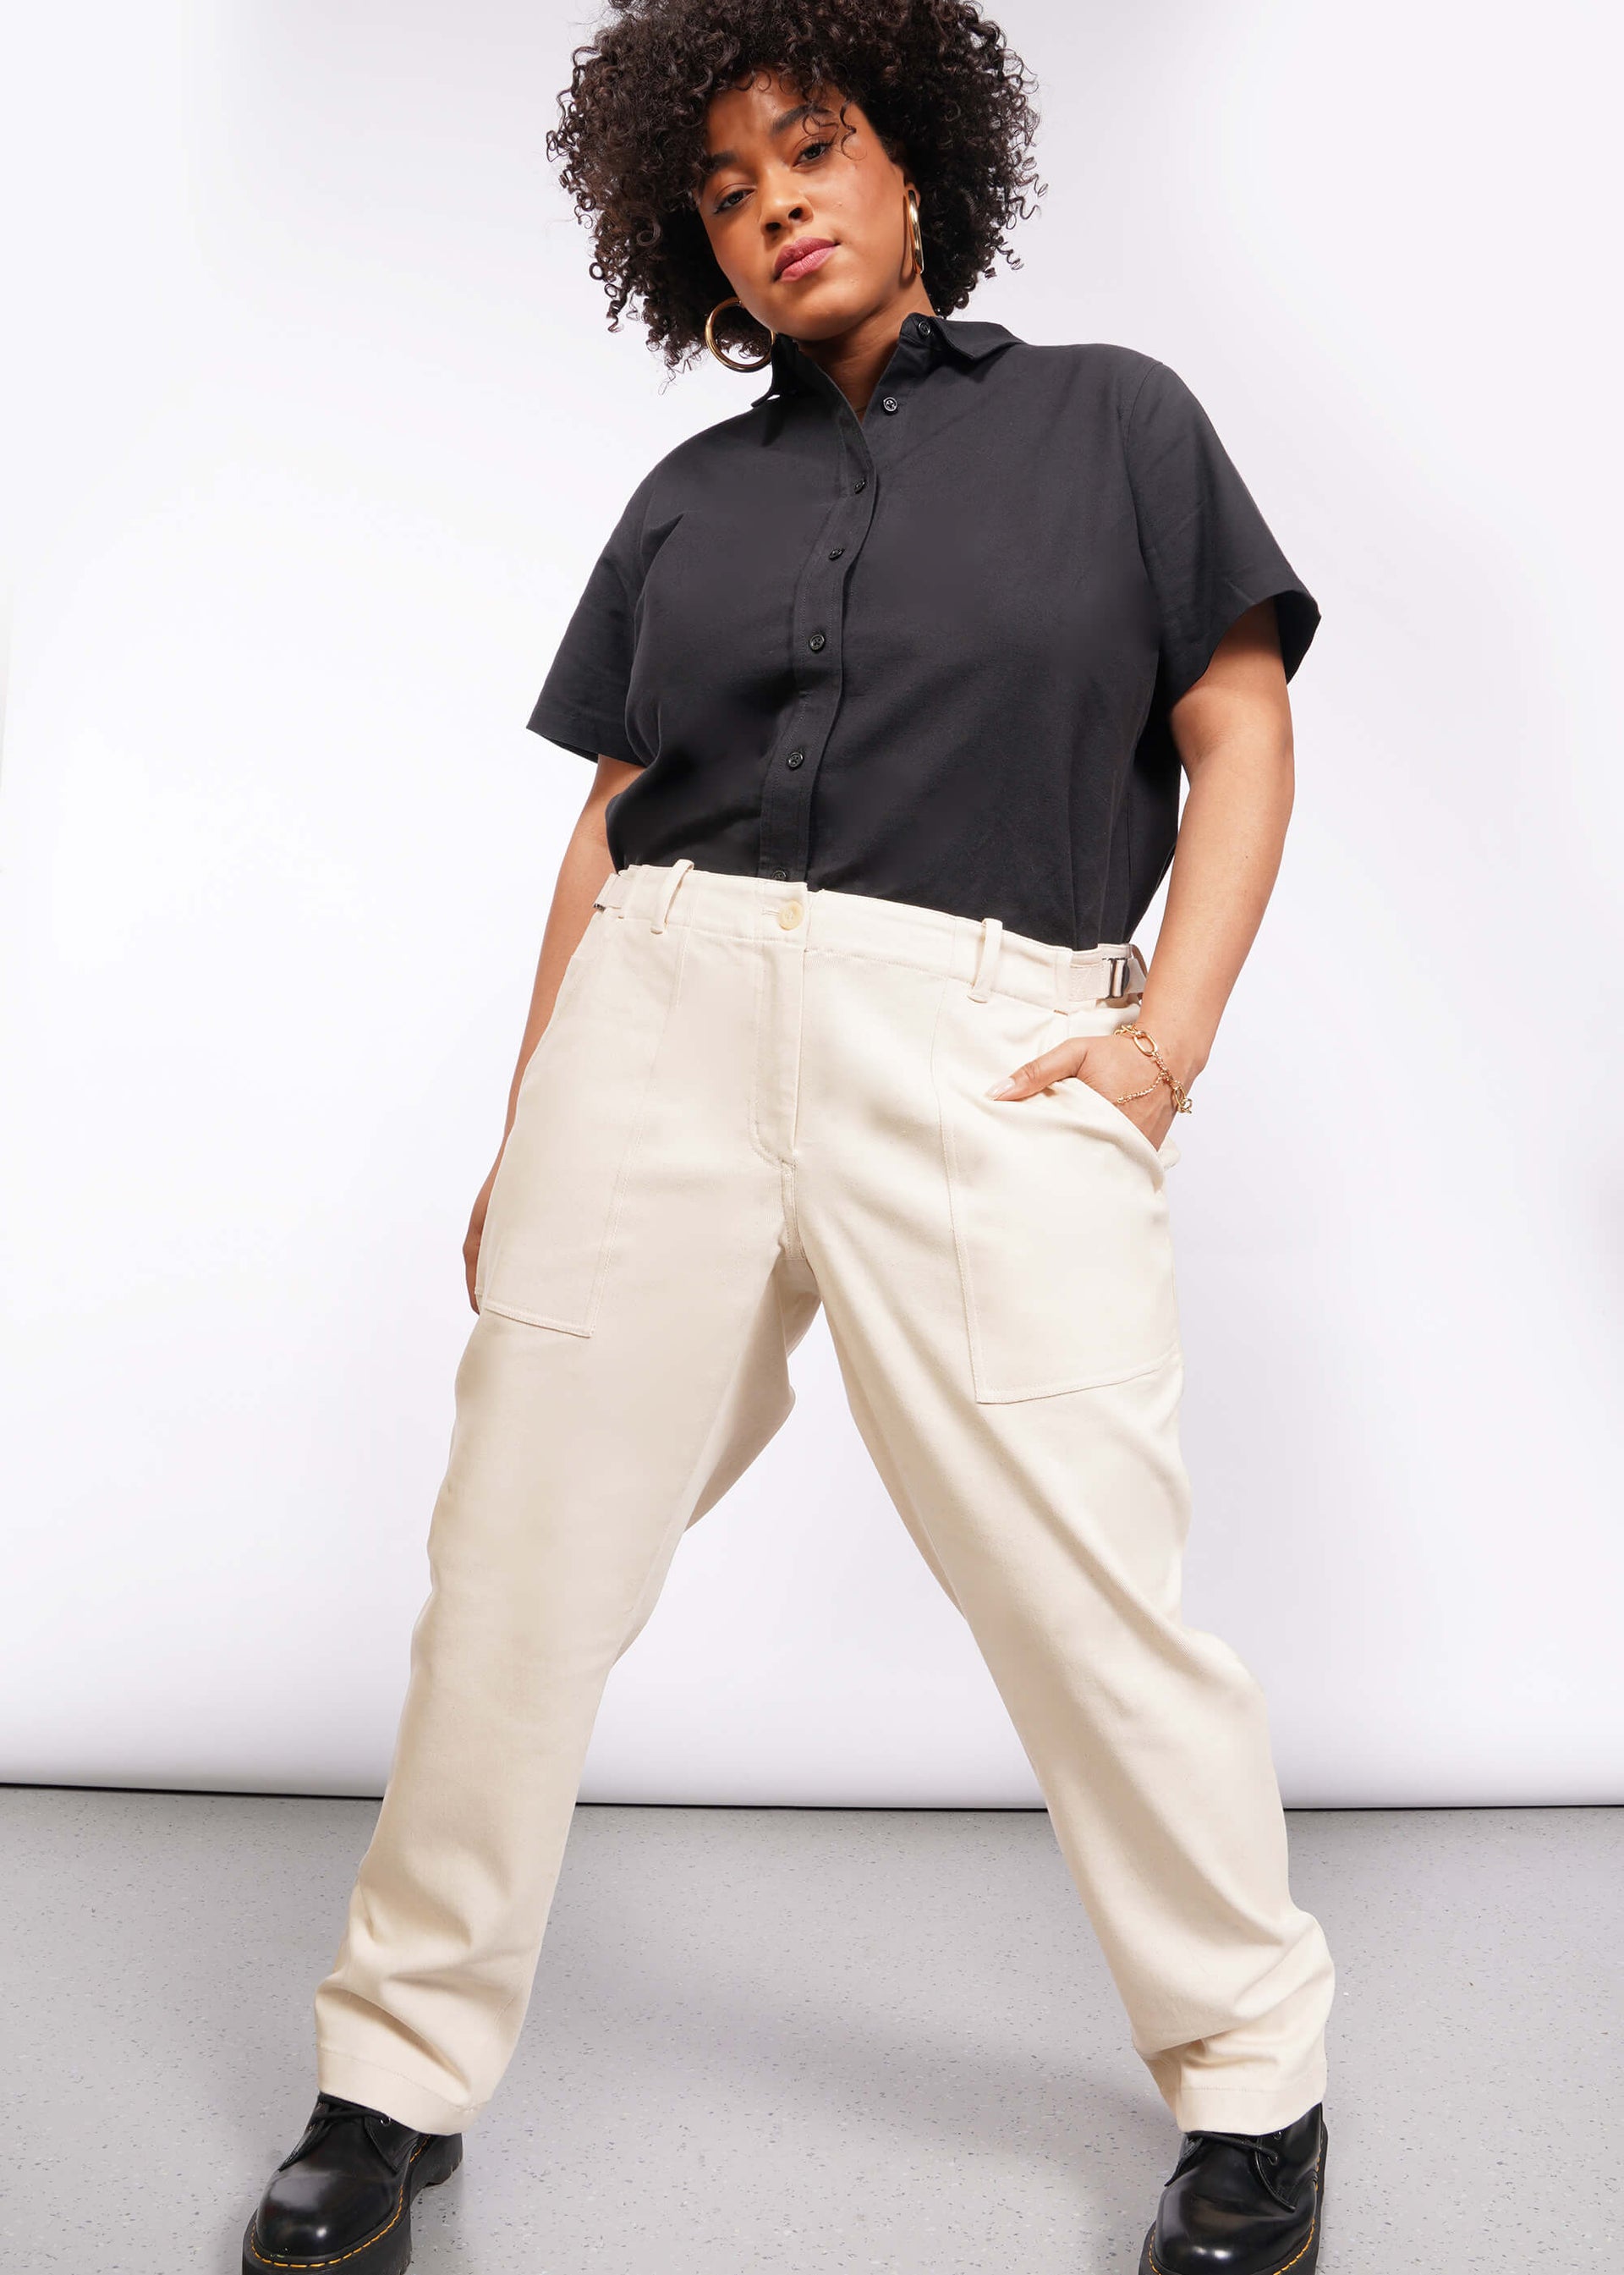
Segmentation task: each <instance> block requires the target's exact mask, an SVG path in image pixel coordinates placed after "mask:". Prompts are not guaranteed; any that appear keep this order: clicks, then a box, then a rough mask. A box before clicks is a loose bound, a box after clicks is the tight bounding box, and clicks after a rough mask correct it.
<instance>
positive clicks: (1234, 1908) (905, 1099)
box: [796, 956, 1334, 2132]
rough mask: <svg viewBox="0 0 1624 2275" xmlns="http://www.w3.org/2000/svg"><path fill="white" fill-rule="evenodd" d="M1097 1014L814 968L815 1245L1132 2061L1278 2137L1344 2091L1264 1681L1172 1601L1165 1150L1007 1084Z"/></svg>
mask: <svg viewBox="0 0 1624 2275" xmlns="http://www.w3.org/2000/svg"><path fill="white" fill-rule="evenodd" d="M1090 1016H1091V1015H1085V1014H1082V1013H1078V1012H1072V1013H1070V1014H1064V1013H1057V1012H1050V1011H1047V1010H1045V1009H1039V1008H1038V1007H1035V1006H1033V1005H1031V1004H1030V1003H1027V1002H1023V1001H1016V1000H1015V999H1014V998H1012V997H1008V996H1000V995H999V994H996V993H994V994H993V995H992V996H991V998H990V999H989V1000H988V1001H984V1002H979V1003H978V1002H976V1001H973V1000H971V998H970V996H969V994H968V991H967V988H966V986H965V985H964V983H963V982H962V981H960V980H957V979H942V978H941V977H940V975H938V974H933V973H925V972H919V971H903V970H902V969H900V968H899V967H895V966H888V965H887V964H883V963H876V962H873V961H867V960H859V959H844V960H842V958H841V957H839V956H829V957H827V958H825V959H823V960H822V961H821V962H820V964H818V966H817V967H816V969H815V970H814V971H813V972H812V974H811V976H810V977H809V983H808V1009H807V1021H806V1039H805V1047H804V1066H803V1081H802V1105H801V1117H800V1123H799V1129H798V1133H797V1176H796V1191H797V1221H798V1228H799V1236H800V1238H801V1240H802V1242H803V1243H804V1249H805V1252H806V1255H807V1257H808V1258H809V1260H810V1263H811V1266H812V1271H813V1272H814V1274H815V1275H816V1279H817V1281H818V1285H819V1287H820V1291H821V1294H822V1297H823V1302H824V1307H825V1311H826V1314H827V1319H828V1322H829V1326H830V1330H831V1334H832V1336H833V1339H834V1342H835V1349H836V1351H837V1354H838V1357H839V1361H840V1365H841V1368H842V1374H843V1377H844V1379H845V1383H846V1387H847V1391H848V1394H849V1396H850V1402H851V1407H852V1410H853V1414H854V1417H855V1419H856V1421H857V1426H858V1428H859V1430H860V1431H861V1432H862V1434H863V1437H864V1439H865V1442H866V1444H867V1446H868V1447H869V1450H870V1452H871V1454H872V1456H873V1459H874V1461H875V1463H876V1465H877V1467H878V1469H879V1470H880V1475H881V1477H882V1478H883V1479H884V1481H885V1484H886V1485H887V1487H888V1490H889V1492H890V1493H891V1496H892V1498H893V1500H895V1504H896V1506H897V1508H898V1510H899V1512H900V1513H901V1515H902V1516H903V1520H904V1522H905V1523H907V1525H908V1527H909V1529H910V1532H911V1533H912V1535H913V1538H915V1540H916V1541H917V1542H918V1546H919V1547H920V1549H921V1550H922V1552H923V1553H924V1554H925V1557H926V1559H927V1561H929V1563H930V1565H931V1567H932V1568H933V1571H934V1572H935V1573H936V1576H937V1577H938V1579H939V1580H940V1582H941V1583H942V1585H943V1586H944V1588H945V1589H946V1590H947V1591H948V1595H949V1597H950V1599H952V1600H953V1602H954V1603H955V1604H956V1606H958V1608H959V1609H960V1610H961V1611H962V1612H963V1614H964V1616H965V1618H966V1619H967V1620H968V1621H969V1623H970V1626H971V1630H972V1633H973V1634H974V1636H975V1639H976V1642H977V1644H978V1647H979V1649H980V1651H981V1652H982V1654H983V1656H984V1658H985V1659H986V1663H987V1666H988V1667H989V1670H990V1671H991V1673H992V1674H993V1679H994V1682H996V1684H997V1686H998V1689H999V1690H1000V1692H1001V1696H1002V1697H1003V1699H1004V1701H1005V1703H1006V1704H1007V1705H1008V1710H1009V1712H1010V1715H1011V1718H1012V1719H1013V1721H1014V1723H1015V1726H1016V1730H1017V1732H1018V1733H1019V1735H1020V1737H1021V1739H1022V1742H1023V1745H1024V1747H1025V1749H1026V1751H1027V1754H1028V1756H1029V1757H1030V1759H1031V1763H1032V1765H1033V1768H1034V1771H1035V1772H1036V1774H1037V1777H1038V1780H1039V1786H1040V1788H1041V1790H1042V1792H1043V1794H1044V1796H1045V1799H1046V1802H1047V1803H1048V1807H1049V1811H1050V1815H1051V1818H1052V1820H1053V1823H1054V1831H1055V1834H1056V1837H1057V1839H1058V1840H1059V1843H1060V1846H1061V1851H1062V1853H1063V1855H1064V1856H1065V1858H1066V1861H1067V1863H1068V1865H1069V1869H1070V1871H1071V1873H1072V1875H1073V1878H1074V1879H1075V1881H1076V1886H1077V1888H1078V1890H1079V1893H1080V1894H1081V1896H1082V1899H1083V1901H1084V1905H1085V1907H1086V1908H1087V1910H1088V1913H1089V1916H1090V1918H1091V1923H1092V1924H1093V1926H1094V1929H1095V1931H1096V1932H1097V1934H1098V1936H1099V1941H1100V1944H1101V1946H1102V1948H1103V1950H1104V1953H1105V1955H1106V1958H1107V1961H1108V1963H1109V1965H1110V1968H1111V1970H1112V1973H1113V1976H1114V1980H1115V1982H1116V1984H1117V1987H1118V1989H1119V1991H1120V1992H1121V1994H1122V1999H1123V2001H1124V2004H1125V2006H1126V2008H1127V2012H1128V2016H1129V2025H1130V2029H1131V2035H1132V2042H1133V2044H1134V2045H1135V2047H1136V2049H1137V2052H1139V2054H1140V2056H1141V2057H1142V2059H1143V2060H1144V2062H1145V2064H1146V2066H1147V2067H1148V2068H1149V2070H1150V2072H1151V2075H1152V2078H1153V2080H1154V2082H1155V2083H1156V2085H1157V2087H1158V2089H1159V2091H1160V2092H1161V2094H1162V2096H1163V2097H1164V2098H1165V2100H1166V2101H1167V2105H1168V2106H1169V2108H1170V2109H1171V2110H1172V2112H1173V2114H1174V2116H1175V2119H1176V2120H1177V2121H1178V2122H1179V2124H1180V2125H1181V2126H1182V2127H1184V2128H1189V2127H1191V2126H1196V2125H1201V2126H1209V2127H1218V2128H1227V2129H1233V2130H1242V2131H1248V2132H1261V2131H1267V2130H1271V2129H1273V2128H1274V2127H1276V2126H1279V2125H1282V2124H1285V2123H1288V2121H1290V2120H1292V2119H1293V2118H1295V2117H1296V2116H1298V2115H1300V2114H1302V2113H1303V2111H1305V2110H1306V2109H1308V2108H1309V2107H1311V2105H1313V2103H1314V2102H1316V2101H1317V2100H1318V2099H1319V2098H1321V2097H1322V2095H1323V2092H1324V2088H1325V2078H1326V2055H1325V2044H1324V2025H1325V2022H1326V2014H1327V2012H1328V2009H1329V2006H1330V2002H1331V1998H1332V1994H1333V1979H1334V1978H1333V1967H1332V1962H1331V1958H1330V1954H1329V1953H1328V1951H1327V1949H1326V1942H1325V1938H1324V1936H1323V1934H1322V1933H1321V1931H1320V1928H1319V1925H1318V1922H1317V1921H1316V1920H1315V1919H1313V1918H1312V1917H1311V1916H1310V1915H1309V1914H1308V1913H1306V1912H1304V1911H1303V1910H1301V1909H1300V1908H1298V1907H1297V1906H1296V1905H1295V1903H1294V1902H1293V1901H1292V1898H1291V1895H1290V1893H1289V1888H1288V1851H1287V1836H1286V1825H1285V1819H1284V1816H1283V1814H1282V1811H1281V1808H1280V1794H1279V1788H1278V1785H1277V1782H1276V1779H1275V1773H1274V1769H1273V1761H1272V1758H1271V1751H1270V1743H1269V1735H1268V1728H1267V1719H1266V1712H1265V1703H1264V1699H1263V1696H1262V1693H1261V1691H1260V1689H1259V1687H1258V1683H1257V1682H1256V1681H1255V1680H1254V1679H1253V1677H1252V1675H1251V1674H1250V1672H1249V1671H1248V1669H1247V1668H1246V1667H1245V1666H1244V1665H1243V1663H1242V1661H1241V1659H1239V1658H1238V1657H1237V1656H1236V1654H1235V1651H1233V1650H1231V1649H1230V1647H1229V1646H1228V1645H1227V1644H1225V1643H1223V1642H1222V1641H1221V1640H1220V1638H1218V1637H1217V1636H1212V1635H1209V1634H1206V1633H1204V1632H1202V1631H1200V1630H1198V1629H1193V1628H1191V1627H1190V1626H1188V1625H1186V1623H1185V1621H1184V1620H1183V1617H1182V1611H1181V1601H1180V1598H1181V1560H1182V1550H1183V1546H1184V1541H1185V1535H1186V1529H1187V1525H1188V1521H1189V1512H1190V1488H1189V1481H1188V1478H1187V1476H1186V1472H1185V1469H1184V1466H1183V1463H1182V1458H1181V1455H1180V1449H1179V1440H1178V1404H1179V1394H1180V1387H1181V1380H1182V1360H1181V1357H1180V1353H1179V1349H1178V1345H1177V1338H1176V1312H1175V1305H1174V1296H1173V1286H1172V1261H1171V1252H1170V1248H1169V1245H1168V1237H1167V1223H1166V1220H1165V1204H1164V1200H1163V1196H1162V1191H1161V1181H1162V1178H1163V1175H1165V1162H1170V1161H1171V1160H1172V1159H1173V1158H1175V1149H1174V1148H1173V1147H1172V1146H1171V1145H1169V1146H1167V1147H1166V1148H1164V1156H1165V1161H1164V1160H1159V1159H1158V1157H1157V1156H1156V1154H1155V1153H1153V1151H1152V1148H1151V1147H1150V1145H1149V1144H1148V1143H1147V1141H1145V1140H1144V1138H1143V1137H1142V1135H1141V1134H1140V1133H1139V1132H1138V1131H1137V1130H1135V1129H1134V1128H1133V1126H1132V1125H1131V1123H1130V1122H1129V1120H1128V1117H1127V1116H1126V1115H1123V1114H1122V1113H1121V1112H1120V1111H1119V1110H1118V1109H1117V1108H1116V1107H1114V1106H1112V1105H1111V1104H1110V1102H1109V1101H1108V1100H1100V1099H1099V1096H1098V1094H1097V1093H1094V1092H1087V1091H1085V1089H1084V1085H1082V1084H1081V1083H1079V1082H1077V1081H1076V1080H1075V1079H1073V1080H1068V1081H1067V1082H1064V1083H1062V1084H1061V1085H1058V1086H1056V1088H1055V1089H1054V1091H1052V1092H1047V1093H1043V1094H1040V1095H1039V1096H1038V1097H1036V1098H1033V1099H1030V1100H1005V1101H1001V1102H994V1101H989V1100H986V1096H985V1092H986V1088H987V1087H988V1086H989V1085H992V1084H993V1083H995V1082H997V1081H998V1080H1001V1078H1002V1077H1004V1076H1005V1075H1007V1074H1008V1073H1010V1072H1012V1071H1013V1070H1014V1069H1015V1068H1016V1066H1017V1065H1019V1064H1020V1063H1022V1062H1023V1061H1024V1060H1026V1059H1028V1058H1031V1057H1032V1056H1033V1055H1035V1054H1037V1052H1039V1051H1040V1050H1043V1049H1046V1048H1048V1047H1051V1046H1052V1045H1053V1044H1054V1043H1055V1042H1056V1041H1058V1040H1060V1039H1063V1038H1064V1036H1065V1035H1066V1034H1067V1033H1069V1032H1070V1033H1077V1032H1084V1031H1085V1030H1086V1028H1087V1025H1088V1024H1089V1017H1090ZM1095 1024H1097V1025H1099V1026H1101V1027H1103V1026H1106V1025H1108V1024H1113V1021H1112V1020H1111V1019H1110V1017H1108V1016H1107V1017H1098V1016H1096V1017H1095Z"/></svg>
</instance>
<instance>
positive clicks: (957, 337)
mask: <svg viewBox="0 0 1624 2275" xmlns="http://www.w3.org/2000/svg"><path fill="white" fill-rule="evenodd" d="M921 321H924V322H925V323H926V324H927V325H928V326H929V328H930V330H931V332H932V334H933V351H932V360H933V362H934V361H938V360H940V358H941V357H942V355H943V354H947V355H948V356H950V357H951V358H952V359H954V360H956V361H957V362H959V363H961V364H963V365H965V366H967V367H968V366H971V365H974V364H978V363H982V362H984V361H985V360H986V358H987V357H988V356H990V355H993V354H995V353H996V352H997V351H998V350H999V349H1000V348H1004V347H1008V346H1010V345H1012V344H1014V343H1015V337H1016V336H1015V334H1014V333H1013V332H1012V331H1010V330H1009V329H1008V328H1007V327H1006V326H1005V325H1003V324H994V323H988V322H978V321H972V320H971V318H969V317H967V316H938V315H934V314H933V315H930V316H924V315H923V314H922V312H913V311H910V314H907V315H906V316H904V317H903V337H906V336H908V335H910V334H912V335H913V336H915V337H916V338H917V337H918V330H917V327H918V324H919V323H920V322H921ZM770 362H771V367H772V380H771V383H770V384H769V385H768V386H767V389H765V390H764V391H763V392H762V393H761V394H760V395H758V396H757V397H755V401H754V402H752V404H751V406H750V407H751V409H752V411H753V410H754V409H755V408H756V404H760V403H767V402H770V401H771V400H772V399H773V398H774V397H776V396H781V395H789V394H793V393H794V392H795V390H796V389H797V388H807V387H815V386H816V384H817V382H818V381H819V380H820V379H822V378H824V377H825V374H823V373H822V372H821V370H820V367H818V366H817V365H816V364H815V363H813V361H812V358H811V357H810V356H809V355H807V353H806V352H805V351H804V349H803V348H802V346H801V344H800V343H799V341H798V340H795V339H792V338H791V337H790V336H789V333H788V332H780V333H778V334H777V336H775V338H774V342H773V351H772V356H771V359H770ZM763 368H764V369H765V368H766V367H765V366H764V367H763Z"/></svg>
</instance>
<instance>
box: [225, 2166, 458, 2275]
mask: <svg viewBox="0 0 1624 2275" xmlns="http://www.w3.org/2000/svg"><path fill="white" fill-rule="evenodd" d="M427 2146H428V2143H427V2141H419V2143H418V2144H417V2147H416V2148H415V2149H414V2150H412V2154H411V2155H410V2156H409V2157H408V2158H407V2159H406V2169H405V2172H404V2173H403V2174H402V2176H401V2182H400V2194H399V2196H397V2198H396V2200H395V2210H394V2211H393V2213H392V2214H391V2216H390V2217H389V2218H388V2219H387V2220H386V2221H385V2222H384V2224H383V2226H381V2227H380V2228H377V2229H375V2230H374V2233H372V2234H371V2235H369V2236H368V2237H367V2239H366V2242H365V2243H358V2244H357V2245H356V2246H355V2248H354V2249H353V2250H351V2251H341V2252H340V2253H339V2254H338V2256H337V2257H336V2258H335V2259H267V2258H266V2256H265V2254H264V2253H263V2252H262V2251H261V2249H260V2241H259V2237H258V2236H257V2234H256V2236H255V2237H254V2239H253V2256H254V2257H255V2258H256V2259H257V2260H259V2262H260V2263H261V2265H262V2266H265V2267H341V2266H342V2265H343V2264H344V2261H345V2260H346V2259H353V2258H355V2257H356V2256H357V2255H358V2254H359V2253H360V2252H363V2251H370V2250H371V2249H372V2248H373V2245H374V2243H381V2241H382V2240H383V2238H384V2237H385V2236H386V2235H387V2234H388V2233H389V2230H390V2228H392V2227H393V2226H394V2225H395V2222H396V2221H397V2219H398V2218H400V2216H401V2213H402V2212H403V2211H404V2210H405V2208H406V2181H407V2180H408V2179H409V2178H410V2177H411V2173H412V2166H413V2165H415V2164H416V2162H417V2160H418V2158H419V2157H420V2156H421V2155H422V2153H423V2151H424V2150H425V2149H427ZM254 2219H255V2222H256V2225H257V2222H258V2219H259V2214H258V2213H257V2212H256V2213H255V2214H254Z"/></svg>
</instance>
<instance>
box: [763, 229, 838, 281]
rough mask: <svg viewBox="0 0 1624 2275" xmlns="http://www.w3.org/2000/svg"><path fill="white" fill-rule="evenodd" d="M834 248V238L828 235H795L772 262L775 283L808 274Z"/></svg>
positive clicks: (825, 259) (822, 262) (820, 263)
mask: <svg viewBox="0 0 1624 2275" xmlns="http://www.w3.org/2000/svg"><path fill="white" fill-rule="evenodd" d="M834 250H835V240H834V238H829V237H797V238H796V239H795V241H794V242H793V244H790V245H786V246H785V247H784V248H783V251H782V253H780V254H779V256H778V258H777V260H776V261H774V263H773V276H774V282H775V283H787V282H789V280H790V279H791V278H793V277H797V276H811V275H812V271H813V270H814V269H816V268H822V266H823V264H824V262H825V261H827V259H828V257H829V255H830V253H833V252H834Z"/></svg>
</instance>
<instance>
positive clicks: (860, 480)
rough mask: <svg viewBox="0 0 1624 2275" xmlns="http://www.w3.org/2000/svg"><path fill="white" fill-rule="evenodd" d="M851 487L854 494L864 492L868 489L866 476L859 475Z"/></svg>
mask: <svg viewBox="0 0 1624 2275" xmlns="http://www.w3.org/2000/svg"><path fill="white" fill-rule="evenodd" d="M851 487H852V489H853V491H854V493H855V492H856V491H857V490H865V489H866V488H868V476H867V475H866V474H859V475H858V476H857V480H856V481H855V482H853V483H852V485H851Z"/></svg>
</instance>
